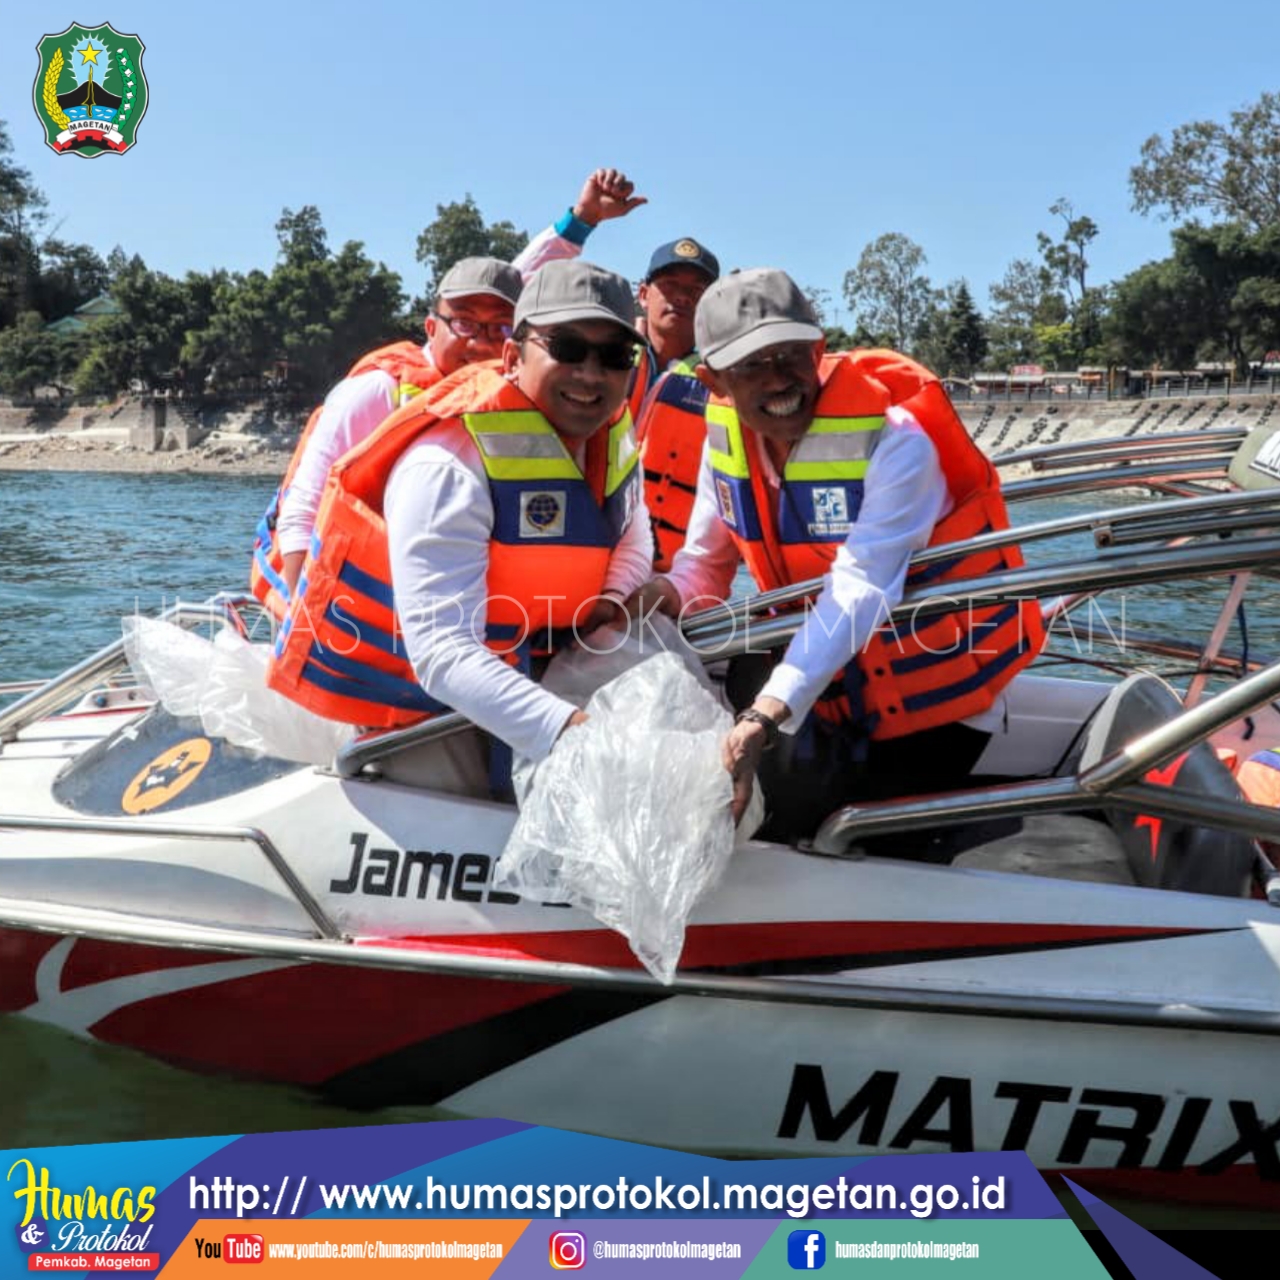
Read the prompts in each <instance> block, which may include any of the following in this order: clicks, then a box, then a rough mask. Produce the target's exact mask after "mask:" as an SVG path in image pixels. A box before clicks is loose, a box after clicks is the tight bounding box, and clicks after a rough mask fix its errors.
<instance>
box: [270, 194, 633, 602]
mask: <svg viewBox="0 0 1280 1280" xmlns="http://www.w3.org/2000/svg"><path fill="white" fill-rule="evenodd" d="M634 190H635V184H634V183H633V182H632V181H631V180H630V179H629V178H628V177H627V176H626V174H624V173H622V172H620V171H619V170H617V169H597V170H595V171H594V172H593V173H591V174H589V175H588V177H587V179H586V181H585V182H584V183H583V186H582V190H581V192H580V193H579V195H578V199H577V201H576V202H575V203H574V205H573V206H572V207H571V208H570V209H569V210H568V211H567V212H566V213H565V215H564V216H563V217H562V218H560V219H559V221H557V222H556V223H554V224H553V225H552V226H550V227H548V228H547V229H546V230H545V231H543V232H541V233H539V234H538V235H537V236H535V237H534V239H533V240H532V241H530V243H529V245H528V246H527V247H526V248H525V249H524V250H523V251H522V252H521V253H520V255H519V256H518V257H517V258H516V260H515V262H514V263H507V262H501V261H499V260H498V259H497V258H463V259H462V260H461V261H459V262H457V263H455V264H454V265H453V266H452V267H451V268H450V269H449V270H448V271H447V272H446V273H445V275H444V278H443V279H442V280H441V281H440V285H439V288H438V289H437V290H436V296H435V302H434V307H433V309H432V311H431V313H430V314H429V315H428V316H427V317H426V320H425V323H424V328H425V330H426V335H427V341H426V344H425V345H424V346H419V345H418V344H417V343H413V342H398V343H393V344H391V345H390V346H387V347H381V348H379V349H378V350H376V351H372V352H369V353H368V354H366V355H364V356H362V357H361V358H360V360H358V361H357V362H356V364H355V365H354V366H353V367H352V368H351V369H350V370H349V371H348V373H347V376H346V377H345V378H343V380H342V381H341V382H339V383H338V384H337V385H336V386H335V387H334V388H333V390H332V391H330V393H329V395H328V396H327V397H326V398H325V402H324V404H323V405H322V406H320V408H319V409H317V410H316V412H315V413H314V414H313V415H312V417H311V421H309V422H308V424H307V428H306V430H305V432H304V434H303V436H302V438H301V439H300V440H299V442H298V445H297V448H296V450H295V452H294V456H293V459H292V461H291V462H290V464H289V468H288V470H287V472H286V474H285V479H284V482H283V483H282V485H281V490H280V492H279V493H278V494H277V495H276V497H275V498H274V499H273V500H272V505H271V507H270V508H268V511H267V514H266V516H265V517H264V519H263V521H262V524H261V525H260V527H259V531H258V539H257V542H256V544H255V547H254V570H253V577H252V585H253V589H254V592H255V594H257V595H258V597H259V598H260V599H262V600H263V601H264V603H267V604H268V605H269V606H270V607H271V608H272V609H273V611H274V612H275V613H276V614H277V616H283V613H284V611H285V609H286V608H287V602H288V597H289V595H290V593H291V592H292V590H293V588H294V586H295V585H296V584H297V580H298V575H299V574H300V573H301V571H302V564H303V561H304V560H305V558H306V552H307V548H308V547H309V546H310V543H311V530H312V528H313V526H314V524H315V517H316V512H317V510H318V509H319V506H320V499H321V497H322V495H323V493H324V484H325V479H326V477H327V476H328V474H329V468H330V467H331V466H332V465H333V464H334V462H336V461H337V460H338V459H339V458H340V457H342V455H343V454H345V453H346V452H347V451H348V450H350V449H353V448H354V447H355V446H356V445H357V444H359V443H360V442H361V441H362V440H365V439H367V438H368V437H369V436H370V435H371V434H372V433H373V431H374V429H375V428H376V427H377V426H378V425H379V424H380V423H381V422H382V421H383V420H384V419H385V418H386V417H387V415H388V414H390V413H391V412H392V411H393V410H395V409H397V408H399V407H400V406H401V405H403V404H405V403H407V401H408V400H410V399H411V398H412V397H413V396H415V395H418V394H419V393H420V392H422V391H425V390H426V389H427V387H429V386H433V385H434V384H435V383H437V382H439V381H440V380H441V379H442V378H445V377H448V376H449V375H450V374H452V373H454V372H456V371H457V370H458V369H461V368H463V367H464V366H465V365H468V364H474V363H476V362H477V361H481V360H493V359H496V358H497V357H498V356H499V355H500V354H501V352H502V344H503V342H505V341H506V339H507V338H508V337H510V335H511V318H512V313H513V310H514V308H515V304H516V302H517V300H518V299H519V297H520V290H521V287H522V284H523V282H524V281H525V280H527V279H528V278H529V277H530V276H531V275H532V274H533V273H534V272H535V271H537V270H538V269H539V268H540V267H541V266H543V264H545V263H547V262H551V261H557V260H560V259H563V258H568V257H574V256H576V255H577V254H579V253H580V252H581V251H582V245H583V243H584V241H585V240H586V237H587V236H588V235H589V234H590V232H591V230H592V228H594V227H595V226H596V225H597V224H598V223H600V222H604V221H607V220H609V219H612V218H620V217H623V216H625V215H626V214H628V213H630V212H631V211H632V210H633V209H635V208H637V207H638V206H640V205H642V204H644V203H645V198H644V197H643V196H637V195H634ZM277 513H278V514H277Z"/></svg>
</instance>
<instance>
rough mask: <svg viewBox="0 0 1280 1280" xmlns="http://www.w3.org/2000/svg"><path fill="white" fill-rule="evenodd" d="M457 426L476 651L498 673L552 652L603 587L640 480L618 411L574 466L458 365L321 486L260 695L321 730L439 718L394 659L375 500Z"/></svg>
mask: <svg viewBox="0 0 1280 1280" xmlns="http://www.w3.org/2000/svg"><path fill="white" fill-rule="evenodd" d="M446 421H454V422H460V423H461V425H462V426H463V427H464V428H465V429H466V431H467V433H468V434H469V436H470V437H471V439H472V440H473V441H474V442H475V445H476V449H477V451H478V452H479V455H480V460H481V463H482V464H483V466H484V470H485V474H486V476H487V477H488V481H489V490H490V496H491V498H492V501H493V513H494V523H493V532H492V541H491V542H490V546H489V567H488V574H487V578H486V591H487V601H486V617H485V636H484V639H485V642H486V643H487V644H488V645H489V646H490V647H491V648H493V649H494V650H495V651H497V652H498V653H500V654H502V655H503V656H504V658H505V659H506V660H507V661H509V662H510V663H511V664H512V665H516V666H520V665H523V664H524V663H525V661H526V659H527V657H528V655H529V653H530V652H531V651H539V650H548V649H551V648H553V647H554V645H555V642H556V638H557V637H556V636H555V634H554V633H556V632H559V631H564V630H567V629H568V628H570V627H572V626H573V624H574V622H575V621H581V619H582V618H583V617H584V616H585V613H586V611H587V610H589V609H590V607H591V604H592V603H593V602H594V601H595V600H596V599H597V598H598V596H599V594H600V591H601V589H602V587H603V586H604V580H605V574H606V571H607V568H608V564H609V558H610V555H611V554H612V551H613V548H614V547H615V546H616V545H617V542H618V539H619V538H620V537H621V535H622V532H623V530H624V529H625V527H626V524H627V522H628V520H629V519H630V517H631V514H632V512H633V511H634V510H635V506H636V503H637V502H638V501H639V491H640V475H639V469H638V467H637V459H636V452H635V446H634V441H633V438H632V435H631V418H630V415H629V414H628V413H626V411H625V406H624V409H623V411H622V412H621V413H620V414H619V416H618V417H617V418H616V419H615V420H614V422H613V423H611V424H610V425H609V427H608V428H607V429H602V430H600V431H597V432H596V433H595V435H594V436H592V437H591V439H590V440H589V441H588V442H587V446H586V456H585V460H584V466H583V468H582V469H581V470H580V469H579V467H578V465H577V464H576V463H575V462H574V460H573V458H572V457H571V456H570V454H569V452H568V450H567V449H566V448H565V446H564V444H563V442H562V441H561V439H560V436H559V435H558V434H557V433H556V431H555V430H554V428H552V426H551V425H550V423H548V422H547V420H546V419H545V418H544V417H543V416H542V414H541V413H539V412H538V410H537V409H536V407H535V406H534V404H533V402H532V401H531V400H529V399H528V398H527V397H526V396H525V395H524V394H523V393H522V392H520V391H519V390H518V389H517V388H515V387H514V386H512V385H511V383H510V382H508V381H507V380H506V379H505V378H504V377H502V376H501V374H499V373H498V372H497V371H496V370H495V369H493V368H492V367H489V366H471V367H469V368H467V369H465V370H462V371H460V372H459V373H456V374H454V375H453V376H452V377H450V378H448V379H446V380H445V381H444V382H442V383H441V384H440V385H439V386H438V387H436V388H435V389H433V390H432V391H430V392H428V393H427V394H426V395H424V396H422V397H421V398H420V399H418V400H417V401H415V402H414V403H413V404H411V405H409V406H408V407H407V408H405V409H401V410H399V411H398V412H397V413H395V414H393V415H392V416H391V417H390V418H388V419H387V420H386V422H384V423H383V424H382V426H381V427H379V428H378V430H377V431H376V432H375V433H374V434H373V435H372V436H371V437H370V438H369V439H368V440H367V441H365V443H364V444H363V445H361V446H360V447H358V448H356V449H353V450H351V452H350V453H348V454H347V455H346V456H345V457H344V458H343V459H342V461H341V462H339V463H337V464H335V466H334V468H333V469H332V471H331V472H330V473H329V481H328V485H327V488H326V491H325V496H324V500H323V502H322V503H321V506H320V512H319V515H318V517H317V521H316V532H315V536H314V537H313V539H312V548H311V552H310V554H309V555H308V557H307V561H306V563H305V565H304V566H303V572H302V577H301V579H300V581H299V590H298V598H297V600H296V601H295V602H294V604H293V606H292V607H291V609H290V611H289V616H288V617H287V619H286V620H285V623H284V625H283V626H282V627H281V629H280V633H279V635H278V637H277V640H276V648H275V653H274V656H273V658H272V660H271V663H270V665H269V667H268V671H267V682H268V683H269V684H270V685H271V686H272V687H273V688H275V689H278V690H279V691H280V692H282V693H284V694H286V695H287V696H289V697H291V698H293V699H294V700H295V701H297V702H300V703H301V704H302V705H303V706H306V707H309V708H310V709H311V710H313V711H315V712H317V713H318V714H320V715H324V716H328V717H330V718H332V719H337V720H345V721H349V722H351V723H354V724H361V725H368V726H371V727H380V728H388V727H391V726H394V725H402V724H409V723H412V722H413V721H415V720H419V719H422V718H423V717H424V716H427V715H431V714H434V713H436V712H438V711H440V710H442V709H443V708H442V707H441V705H440V704H439V703H438V702H436V701H435V700H434V699H432V698H430V697H429V696H428V695H427V694H426V692H425V691H424V690H423V688H422V686H421V684H420V683H419V681H418V678H417V676H416V674H415V673H414V670H413V668H412V666H411V664H410V662H409V659H408V656H407V654H406V652H405V648H404V641H403V638H402V636H401V631H400V624H399V619H398V618H397V616H396V611H395V601H394V599H393V595H392V588H391V570H390V563H389V558H388V547H387V530H386V522H385V519H384V517H383V498H384V494H385V490H386V484H387V480H388V478H389V476H390V474H391V470H392V468H393V467H394V465H395V463H396V461H397V460H398V459H399V458H400V456H401V455H402V454H403V453H404V451H405V450H406V449H407V448H408V447H409V446H410V445H411V444H412V443H413V442H414V441H415V440H417V439H418V438H419V437H421V436H422V435H423V433H424V432H426V431H429V430H432V429H433V428H436V427H438V426H439V424H441V423H442V422H446Z"/></svg>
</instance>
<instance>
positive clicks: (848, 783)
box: [628, 269, 1043, 843]
mask: <svg viewBox="0 0 1280 1280" xmlns="http://www.w3.org/2000/svg"><path fill="white" fill-rule="evenodd" d="M696 328H697V338H698V347H699V350H700V351H701V353H702V361H703V363H702V364H700V365H699V366H698V377H699V378H700V379H701V380H702V381H703V382H704V383H705V384H706V386H707V388H708V389H709V391H710V392H711V399H710V401H709V402H708V405H707V409H706V421H707V444H706V450H705V452H704V454H703V459H702V464H701V471H700V474H699V477H698V487H697V498H696V501H695V504H694V511H693V516H692V519H691V522H690V525H689V536H688V539H687V541H686V542H685V545H684V548H683V549H682V550H681V551H680V552H679V553H677V555H676V557H675V560H674V563H673V565H672V567H671V570H670V572H669V573H668V574H667V575H666V576H664V577H658V578H655V579H654V580H653V582H651V583H650V584H648V586H646V587H645V588H644V589H643V590H642V591H641V592H639V593H637V595H636V596H634V597H633V598H632V599H631V600H630V601H629V602H628V607H629V609H630V610H631V611H633V612H641V611H643V610H645V609H649V608H657V609H659V610H660V611H662V612H665V613H668V614H670V615H671V616H673V617H674V616H679V615H680V614H681V613H682V612H684V611H690V612H691V611H693V610H696V609H698V608H705V607H706V606H707V605H709V604H712V603H717V602H719V601H721V600H724V599H726V598H727V597H728V596H729V594H730V592H731V587H732V580H733V577H734V574H735V572H736V570H737V568H738V566H739V564H741V563H744V562H745V564H746V566H747V568H748V570H749V571H750V573H751V576H752V578H753V579H754V580H755V584H756V586H757V587H758V588H759V589H760V590H761V591H772V590H776V589H779V588H783V587H790V586H795V585H797V584H800V583H804V582H809V581H811V580H814V579H819V578H820V579H822V583H821V588H822V589H821V591H820V592H816V593H815V594H816V599H815V600H813V602H812V603H811V604H810V605H808V606H806V607H805V614H804V619H803V623H802V624H801V626H800V627H799V630H798V631H797V632H796V634H795V635H794V637H793V638H792V640H791V643H790V645H789V646H788V648H787V650H786V653H785V655H784V656H783V657H782V659H781V661H779V662H777V663H776V664H775V663H773V661H772V660H769V661H767V662H766V663H764V664H757V667H756V670H755V671H754V673H749V672H746V671H740V672H739V673H738V675H739V677H740V691H739V692H738V693H737V694H735V690H734V689H730V694H731V697H733V698H734V702H735V705H738V706H740V707H742V708H743V709H742V710H741V711H740V712H739V714H738V717H737V721H736V723H735V725H734V728H733V730H732V732H731V733H730V735H729V737H728V738H727V739H726V742H725V744H724V760H725V766H726V768H728V769H729V771H730V773H732V774H733V777H734V783H735V786H734V794H735V806H736V808H735V817H736V816H737V813H738V812H740V809H741V807H742V806H743V805H744V804H745V802H746V799H747V797H748V796H749V794H750V787H751V779H752V777H753V776H754V774H755V772H756V771H757V769H758V768H760V766H761V764H762V761H763V763H764V765H765V768H764V769H762V770H761V781H762V783H763V784H764V790H765V796H766V800H767V802H768V807H769V811H770V814H769V819H768V823H767V824H766V827H765V828H764V829H763V832H762V834H763V835H764V837H765V838H771V839H780V840H795V839H799V838H804V837H808V836H811V835H812V834H813V832H814V831H815V829H816V828H817V826H818V825H819V824H820V823H821V822H822V820H823V819H824V818H825V817H827V816H828V814H829V813H831V812H832V811H833V810H834V809H835V808H837V807H838V806H839V805H841V804H844V803H848V802H849V801H850V800H851V799H853V798H854V797H858V798H864V799H866V798H880V797H887V796H891V795H901V794H906V793H919V792H932V791H945V790H951V789H953V788H954V787H956V786H958V785H962V784H963V779H964V778H965V777H966V776H967V775H968V773H969V771H970V769H971V768H972V766H973V765H974V764H975V763H976V762H977V760H978V757H979V755H981V753H982V750H983V748H984V747H985V745H986V742H987V740H988V738H989V737H990V734H991V731H993V730H994V729H995V728H997V727H998V726H999V724H1000V722H1001V719H1002V713H1001V706H1002V701H1003V699H1002V695H1001V690H1002V689H1003V688H1004V686H1005V685H1006V684H1007V683H1008V682H1009V680H1010V679H1011V678H1012V677H1013V675H1014V674H1015V672H1017V671H1018V670H1020V669H1021V668H1023V667H1025V666H1026V665H1028V664H1029V663H1030V662H1031V661H1032V660H1033V658H1034V657H1035V654H1036V652H1037V651H1038V649H1039V647H1040V644H1041V643H1042V641H1043V630H1042V627H1041V624H1040V613H1039V607H1038V605H1037V603H1036V602H1035V601H1034V600H1031V601H1028V602H1025V603H1023V604H1019V603H1014V604H1011V605H1008V606H994V607H992V608H986V609H963V610H960V609H958V610H957V611H956V612H954V613H947V614H942V615H930V616H928V617H921V618H920V619H919V621H912V622H910V623H907V624H905V625H904V626H902V627H900V628H898V630H896V631H892V632H886V631H884V630H882V629H881V627H882V624H883V623H884V622H885V620H886V619H887V617H888V615H889V612H890V610H892V608H893V607H894V606H895V605H896V604H898V602H899V601H900V600H901V598H902V594H903V591H904V589H905V588H906V587H907V586H910V585H913V584H923V583H925V582H928V583H931V584H932V583H945V582H946V581H948V580H950V579H963V578H966V577H972V576H975V575H977V574H981V573H986V572H989V571H991V570H993V569H996V568H999V567H1001V566H1004V567H1010V568H1012V567H1016V566H1017V565H1020V564H1021V563H1022V561H1021V557H1020V555H1019V554H1018V551H1017V549H1016V548H1015V547H1010V548H1006V549H1000V550H995V551H989V552H986V553H978V554H968V555H958V556H952V557H950V558H947V559H941V560H935V561H933V562H931V563H928V564H926V565H923V566H920V567H919V568H918V569H915V570H911V571H910V572H909V571H908V562H909V561H910V559H911V556H912V555H913V554H914V553H915V552H918V551H921V550H923V549H924V548H925V547H926V546H929V545H932V544H936V543H945V542H956V541H961V540H964V539H968V538H972V537H975V536H977V535H978V534H981V533H984V532H987V531H990V530H997V529H1005V528H1007V527H1008V518H1007V516H1006V514H1005V509H1004V503H1003V500H1002V498H1001V496H1000V489H999V482H998V480H997V478H996V475H995V470H994V468H993V467H992V466H991V464H990V463H989V462H988V461H987V460H986V458H984V457H983V455H982V454H981V452H980V451H979V450H978V448H977V447H976V446H975V445H974V444H973V442H972V441H971V440H970V439H969V436H968V433H967V432H966V431H965V428H964V426H963V424H962V423H961V422H960V420H959V418H958V417H957V416H956V414H955V411H954V409H953V408H952V407H951V404H950V401H948V400H947V397H946V395H945V393H944V392H943V391H942V389H941V387H940V385H939V383H938V381H937V379H936V378H935V377H934V376H933V375H932V374H930V373H929V372H928V371H927V370H925V369H923V368H921V366H919V365H917V364H915V362H914V361H911V360H909V359H907V358H906V357H904V356H899V355H897V354H896V353H894V352H888V351H853V352H844V353H841V354H839V355H832V356H826V355H825V354H824V341H823V333H822V329H821V328H820V327H819V326H818V323H817V320H816V317H815V316H814V314H813V310H812V308H811V306H810V305H809V302H808V300H807V299H806V298H805V296H804V294H803V293H802V292H801V291H800V289H799V288H798V287H797V286H796V285H795V283H794V282H793V281H792V280H791V279H790V278H789V277H788V276H787V275H785V274H784V273H783V272H781V271H773V270H768V269H757V270H752V271H742V272H735V273H733V274H732V275H730V276H727V277H726V278H725V279H723V280H720V281H719V282H718V283H716V284H714V285H712V286H711V288H709V289H708V290H707V291H706V293H705V294H704V295H703V296H702V299H701V301H700V302H699V304H698V311H697V324H696ZM761 666H763V669H761ZM753 676H754V678H753ZM732 683H733V680H732V678H731V684H732ZM762 685H763V687H761V686H762ZM775 747H776V748H778V749H777V750H776V751H774V750H772V749H773V748H775ZM765 752H769V753H770V754H769V755H767V756H766V755H765ZM917 843H918V842H917Z"/></svg>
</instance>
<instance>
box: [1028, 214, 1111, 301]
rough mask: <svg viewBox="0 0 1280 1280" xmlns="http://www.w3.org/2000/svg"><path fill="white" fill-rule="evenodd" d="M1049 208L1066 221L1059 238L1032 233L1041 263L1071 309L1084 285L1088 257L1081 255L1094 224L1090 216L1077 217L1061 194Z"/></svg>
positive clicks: (1092, 237) (1092, 236)
mask: <svg viewBox="0 0 1280 1280" xmlns="http://www.w3.org/2000/svg"><path fill="white" fill-rule="evenodd" d="M1049 212H1050V213H1052V214H1053V215H1054V216H1055V217H1059V218H1061V219H1062V220H1063V222H1064V223H1066V229H1065V230H1064V231H1063V233H1062V239H1061V240H1054V239H1053V238H1052V237H1051V236H1047V235H1045V233H1044V232H1043V231H1041V232H1039V233H1038V234H1037V235H1036V244H1037V246H1038V247H1039V250H1040V256H1041V257H1042V258H1043V259H1044V265H1045V267H1046V268H1047V269H1048V271H1049V273H1050V275H1051V277H1052V278H1053V279H1054V280H1055V281H1056V282H1057V284H1058V287H1059V288H1060V289H1061V290H1062V292H1063V293H1065V294H1066V296H1067V300H1068V303H1069V305H1070V306H1071V309H1072V310H1073V311H1074V310H1075V309H1076V308H1077V307H1078V305H1079V303H1080V299H1081V298H1083V297H1084V295H1085V292H1086V290H1087V289H1088V282H1087V280H1086V275H1087V272H1088V270H1089V261H1088V259H1087V258H1086V257H1085V251H1086V250H1087V249H1088V247H1089V245H1090V244H1091V243H1092V242H1093V241H1094V240H1095V239H1096V238H1097V235H1098V225H1097V223H1095V222H1094V220H1093V219H1092V218H1086V217H1079V218H1077V217H1076V214H1075V209H1074V208H1072V205H1071V201H1070V200H1067V199H1066V198H1065V197H1064V198H1062V199H1059V200H1055V201H1054V202H1053V204H1051V205H1050V206H1049Z"/></svg>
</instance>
